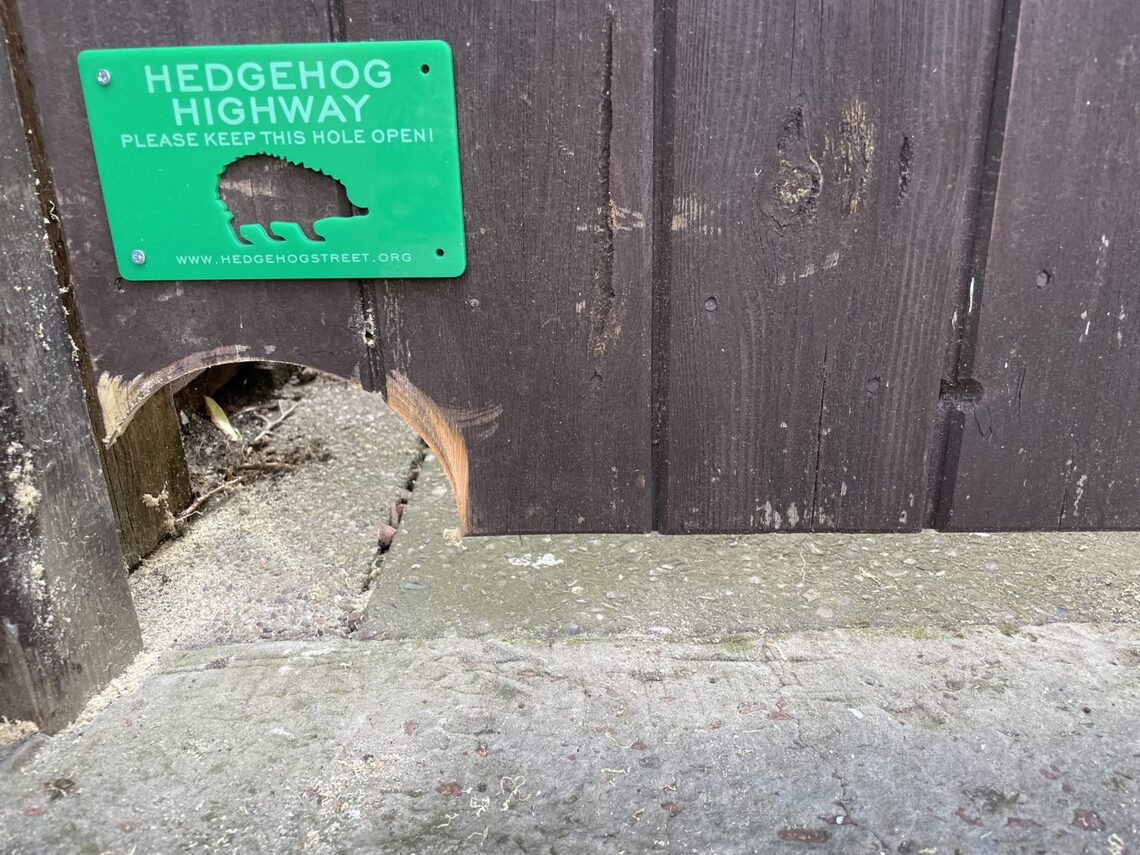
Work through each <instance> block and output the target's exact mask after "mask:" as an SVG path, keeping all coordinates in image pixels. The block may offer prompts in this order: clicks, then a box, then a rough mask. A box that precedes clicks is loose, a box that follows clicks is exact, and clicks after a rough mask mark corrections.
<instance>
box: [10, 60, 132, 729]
mask: <svg viewBox="0 0 1140 855" xmlns="http://www.w3.org/2000/svg"><path fill="white" fill-rule="evenodd" d="M5 42H7V40H5ZM34 181H35V178H34V175H33V171H32V165H31V160H30V158H29V155H28V148H27V143H26V141H25V139H24V126H23V123H22V121H21V117H20V112H19V110H18V107H17V102H16V98H15V87H14V85H13V79H12V77H11V75H10V71H9V63H8V51H7V47H6V46H3V47H0V235H3V236H4V250H3V251H2V252H0V715H5V716H9V717H13V718H19V719H33V720H35V721H37V722H38V723H39V724H40V726H41V727H42V728H44V729H45V730H49V731H54V730H58V729H59V728H61V727H63V726H64V725H66V724H67V723H68V721H70V719H71V718H72V716H74V714H75V713H76V712H78V711H79V709H81V708H82V706H83V703H84V702H85V701H86V700H87V699H88V698H89V697H90V696H91V695H92V694H94V693H95V692H96V691H98V690H99V689H100V688H101V687H102V686H103V685H104V684H105V683H106V682H107V681H108V680H110V679H111V678H112V677H114V676H115V675H116V674H117V673H118V672H119V671H121V670H122V668H123V667H125V666H126V665H127V664H128V663H129V662H130V660H131V658H132V657H133V656H134V654H135V653H136V652H137V651H138V649H139V647H140V646H141V639H140V637H139V628H138V622H137V621H136V619H135V613H134V608H133V607H132V605H131V596H130V592H129V590H128V589H127V573H126V569H125V567H124V566H123V560H122V555H121V554H120V552H119V542H118V537H117V534H116V531H115V522H114V517H113V515H112V513H111V506H110V503H109V501H108V497H107V490H106V486H105V484H104V482H103V477H102V475H101V473H100V471H99V460H98V456H97V454H96V450H95V445H94V439H93V437H92V433H91V422H90V420H89V418H88V410H87V405H86V402H85V400H84V392H83V387H82V384H81V381H80V376H79V371H78V370H77V367H76V365H75V362H74V358H75V351H74V349H73V346H72V343H71V339H70V338H69V337H68V334H67V325H66V322H65V320H64V313H63V307H62V306H61V304H60V297H59V294H58V293H57V289H58V286H57V280H56V274H55V271H54V270H53V268H52V258H51V252H50V248H49V243H48V239H47V235H46V234H45V229H44V224H43V222H42V220H41V216H42V215H41V213H40V203H39V199H38V198H37V196H36V191H35V184H34Z"/></svg>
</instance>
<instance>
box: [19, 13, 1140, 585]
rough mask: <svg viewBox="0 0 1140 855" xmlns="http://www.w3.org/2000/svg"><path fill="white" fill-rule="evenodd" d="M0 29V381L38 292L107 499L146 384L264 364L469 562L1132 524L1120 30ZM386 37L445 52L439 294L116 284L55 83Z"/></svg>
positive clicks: (912, 20) (1134, 225)
mask: <svg viewBox="0 0 1140 855" xmlns="http://www.w3.org/2000/svg"><path fill="white" fill-rule="evenodd" d="M0 8H2V9H3V12H4V16H3V18H4V22H5V31H6V35H7V36H8V42H9V54H10V55H9V57H8V59H9V60H10V69H11V75H10V76H8V70H7V69H5V72H4V76H5V77H6V79H7V83H5V85H6V86H7V87H8V89H6V90H4V91H3V93H2V94H3V96H4V100H3V102H2V103H0V111H2V112H0V121H2V123H3V131H4V136H3V140H4V142H5V144H6V145H7V146H8V147H9V149H10V150H8V151H6V152H5V157H6V158H8V160H7V161H6V164H7V165H6V167H5V171H4V173H3V181H4V184H3V188H2V189H3V190H4V195H3V204H4V205H5V206H7V209H6V211H5V215H6V216H7V217H8V218H9V219H5V220H4V221H3V222H5V224H6V232H5V236H4V237H5V242H6V250H5V258H6V259H7V260H6V261H5V264H4V266H3V267H2V268H0V270H3V272H4V274H5V276H6V277H7V278H8V280H9V281H5V282H4V283H2V285H3V288H4V289H5V294H4V297H5V303H4V305H5V306H7V307H8V311H9V315H10V318H9V319H10V320H12V319H16V323H15V325H14V326H12V325H9V326H5V327H4V332H5V336H6V340H5V341H4V342H2V343H0V346H2V349H3V353H4V356H5V360H6V361H7V362H9V363H11V364H15V362H14V360H16V357H15V355H14V354H16V353H17V351H20V349H21V348H23V352H24V353H25V356H26V355H27V353H30V352H31V350H30V349H29V348H32V344H31V342H33V339H32V338H31V337H30V336H31V335H32V333H33V330H32V329H31V328H30V327H29V326H28V324H29V323H30V322H28V321H26V320H24V321H20V320H18V319H19V318H22V317H24V316H23V315H21V314H20V312H21V311H25V310H26V308H27V307H26V306H24V307H23V308H21V305H20V304H21V303H27V302H28V301H29V300H31V299H32V297H31V296H30V295H29V294H28V293H27V292H26V291H22V290H21V289H22V288H27V287H29V284H28V283H29V281H31V280H35V279H36V277H39V278H40V279H42V277H43V276H44V275H45V271H48V272H51V268H52V266H53V265H54V273H52V274H51V275H52V276H53V277H54V278H53V281H54V282H55V283H56V285H57V286H58V288H57V290H59V291H61V292H62V293H63V295H64V301H65V304H66V305H68V306H69V307H70V308H71V309H72V311H73V312H77V313H78V318H79V319H80V321H81V325H80V326H78V327H75V328H74V329H73V333H74V337H75V338H76V339H78V341H77V343H78V344H79V346H80V347H81V349H82V351H83V358H82V359H81V366H80V367H81V368H82V370H83V371H84V372H87V371H89V372H90V384H91V387H92V388H93V389H95V391H96V394H95V397H96V398H97V401H98V406H97V407H96V408H95V409H96V410H97V413H96V418H97V421H98V423H99V432H100V433H101V434H102V439H103V440H104V442H103V446H104V450H103V455H104V458H105V459H104V465H105V466H106V465H107V463H106V455H107V454H108V453H109V450H110V449H114V448H115V447H116V446H117V445H119V443H120V442H123V441H124V440H123V438H124V437H125V436H126V435H127V431H128V426H129V425H130V424H131V419H132V418H133V417H135V414H136V413H137V411H139V409H140V408H141V407H143V405H144V403H145V402H147V401H148V400H154V399H153V397H152V396H154V395H155V394H156V393H158V392H159V391H160V390H162V389H163V388H164V387H165V386H166V384H168V383H170V382H171V381H174V380H176V379H177V378H179V377H182V376H184V375H186V374H188V373H191V372H194V371H197V370H200V369H202V368H205V367H208V366H212V365H216V364H221V363H226V362H232V361H238V360H262V359H269V360H278V361H284V362H295V363H301V364H305V365H309V366H312V367H315V368H318V369H321V370H324V371H328V372H332V373H334V374H337V375H340V376H342V377H346V378H351V379H352V380H355V381H356V382H359V383H360V384H361V385H363V386H364V387H365V388H368V389H372V390H375V391H377V392H379V393H381V394H383V395H384V396H385V397H386V398H387V400H388V402H389V403H390V404H391V405H392V406H393V407H394V408H395V409H396V410H397V411H398V412H400V413H401V414H402V415H403V416H404V417H405V418H406V419H407V420H408V421H409V422H410V423H411V424H412V425H413V426H414V427H415V428H416V429H417V430H418V431H419V432H420V433H421V434H422V435H423V436H424V437H425V438H426V439H427V440H428V442H429V443H430V444H431V445H432V446H433V448H434V449H435V451H436V453H437V455H438V456H439V457H440V459H441V460H442V462H443V465H444V467H445V468H446V470H447V472H448V475H449V477H450V478H451V481H452V486H453V488H454V491H455V495H456V500H457V503H458V505H459V508H460V512H461V515H462V518H463V522H464V526H465V529H466V531H467V532H468V533H474V534H489V533H501V532H548V531H559V532H575V531H649V530H660V531H665V532H766V531H777V530H778V531H803V530H814V531H827V530H840V531H880V530H881V531H913V530H917V529H919V528H921V527H924V526H936V527H939V528H943V529H1058V528H1060V529H1077V528H1097V529H1099V528H1132V527H1136V526H1137V525H1138V524H1140V455H1137V454H1135V453H1134V450H1133V449H1134V446H1135V444H1136V440H1137V438H1138V432H1137V424H1136V419H1137V416H1138V408H1137V403H1138V401H1140V371H1138V370H1137V354H1138V353H1140V323H1138V321H1140V278H1138V273H1137V271H1138V270H1140V264H1138V262H1140V257H1138V256H1140V237H1138V235H1140V214H1138V211H1140V205H1138V204H1137V202H1136V199H1137V197H1138V191H1140V168H1138V167H1140V97H1137V93H1138V92H1140V5H1137V4H1135V3H1131V2H1124V0H1099V2H1094V0H1066V2H1064V3H1060V2H1051V1H1050V0H915V2H908V3H902V2H879V0H851V2H840V0H822V2H820V0H811V2H806V0H793V2H755V1H754V0H658V2H651V0H610V2H605V0H581V2H575V3H568V4H560V3H557V2H553V0H543V2H534V0H486V2H478V3H472V2H467V0H438V2H432V3H402V2H365V0H328V2H325V0H306V2H299V3H292V2H285V0H272V2H269V0H267V2H262V3H240V4H239V3H220V2H196V1H195V2H192V0H117V2H114V3H98V4H96V3H90V2H86V0H82V2H81V0H2V3H0ZM411 38H442V39H445V40H447V41H448V42H450V44H451V45H452V48H453V51H454V57H455V73H456V81H457V85H456V89H457V99H458V116H459V128H460V147H461V158H462V176H463V182H464V196H465V216H466V229H467V240H468V270H467V273H466V274H464V275H463V276H461V277H460V278H458V279H454V280H443V281H425V280H406V281H395V280H387V281H363V282H361V281H328V280H324V281H288V282H272V281H246V282H228V283H212V282H125V281H122V280H120V279H119V278H118V277H117V275H116V268H115V263H114V260H113V258H112V250H111V240H110V235H109V232H108V227H107V222H106V217H105V214H104V209H103V201H102V198H101V194H100V185H99V180H98V176H97V173H96V169H95V163H94V158H93V154H92V150H91V145H90V139H89V136H88V132H87V126H86V116H85V112H84V106H83V99H82V96H81V92H80V83H79V79H78V75H77V71H76V65H75V58H76V54H77V53H78V52H79V51H80V50H82V49H86V48H95V47H125V46H135V45H184V44H222V43H246V42H306V41H326V40H333V41H336V40H349V41H363V40H372V39H380V40H391V39H411ZM21 108H22V109H21ZM14 129H19V131H20V133H15V132H14ZM18 138H20V139H23V140H25V141H26V143H27V147H26V150H24V149H23V147H22V146H21V145H19V144H18V143H17V139H18ZM267 180H271V177H270V178H268V179H267ZM277 192H278V195H279V197H280V196H284V197H286V198H285V201H286V202H287V201H288V194H289V193H295V192H298V191H296V190H291V189H289V188H283V189H280V190H279V191H277ZM21 194H22V195H21ZM17 198H19V199H23V200H24V201H23V202H20V203H19V205H16V202H15V201H13V200H16V199H17ZM28 200H38V204H39V205H40V206H41V207H42V210H41V211H39V212H38V213H37V216H36V217H32V218H30V219H29V218H28V217H27V216H26V206H27V205H29V204H34V202H29V201H28ZM281 201H282V200H281V199H280V198H278V200H277V201H276V202H275V203H274V204H277V205H280V204H281ZM296 201H297V202H299V203H300V202H303V199H298V200H296ZM255 204H256V203H255ZM13 206H16V207H13ZM20 206H23V207H20ZM17 208H19V211H17ZM20 212H23V213H20ZM40 213H42V217H41V216H39V214H40ZM254 213H256V212H254ZM17 215H19V216H23V217H24V219H23V220H21V221H20V222H19V223H16V222H15V220H14V219H12V218H17ZM41 219H42V220H43V221H44V223H46V224H47V228H46V231H47V236H48V237H49V238H52V239H53V240H51V241H49V243H50V244H51V246H50V247H49V248H50V250H51V253H50V257H48V256H46V255H45V256H44V257H39V256H37V252H38V251H39V250H40V249H42V246H43V244H42V241H43V239H44V234H45V228H44V227H43V225H42V224H41V223H40V220H41ZM10 223H14V225H13V224H10ZM45 260H46V262H45ZM45 263H46V266H45ZM34 287H39V286H34ZM45 293H46V292H45ZM72 295H73V297H72ZM44 299H46V297H44ZM45 311H49V310H48V309H45ZM50 311H55V310H50ZM13 313H15V314H13ZM53 317H54V316H53ZM51 323H54V324H57V327H56V328H57V329H63V328H62V327H60V326H58V324H62V323H63V320H62V316H60V317H59V318H55V319H54V320H52V321H51ZM21 324H22V326H21ZM65 338H66V337H65ZM66 346H67V344H66V341H65V339H59V340H58V341H57V340H54V339H53V340H52V342H51V343H50V347H49V344H48V343H43V347H42V348H41V349H42V350H43V353H41V352H40V351H39V350H36V351H35V354H36V356H37V358H38V357H40V356H42V357H43V359H44V360H47V359H49V357H50V355H51V354H49V351H52V350H53V348H54V349H55V355H58V350H59V349H60V348H64V349H66ZM33 349H34V348H33ZM21 370H23V371H25V372H29V371H33V367H32V366H31V363H29V364H28V365H26V366H25V367H24V368H23V369H21ZM45 370H46V369H45ZM52 370H57V371H64V373H65V374H66V373H67V371H68V369H67V366H66V365H64V364H62V363H61V364H60V365H59V366H57V367H56V368H55V369H52ZM14 376H18V375H14ZM61 376H62V375H61ZM9 379H10V380H11V378H9ZM9 386H11V383H9ZM13 388H15V387H13ZM0 393H2V394H3V395H4V400H3V401H2V402H0V403H4V404H5V406H8V405H9V404H10V403H11V402H12V401H13V400H15V401H17V402H18V401H19V400H20V395H19V393H17V392H14V391H13V390H12V389H4V390H0ZM73 403H74V402H73ZM80 415H81V413H80V410H77V409H76V408H75V406H73V405H72V406H71V410H70V416H69V417H68V418H73V419H74V418H79V416H80ZM162 418H163V417H161V416H160V417H159V421H160V422H161V421H162ZM165 418H167V419H168V420H169V419H172V418H173V416H172V413H168V414H167V416H166V417H165ZM160 428H161V425H160ZM13 430H15V429H13ZM68 430H71V431H72V432H74V428H68ZM14 435H16V434H14ZM116 440H118V442H116ZM49 453H51V452H49ZM138 455H139V452H137V451H135V452H133V456H134V457H136V458H137V457H138ZM72 463H73V464H74V465H80V464H79V463H75V462H74V461H73V462H72ZM89 463H90V461H85V462H83V463H82V465H83V466H88V465H89ZM68 465H72V464H68ZM160 474H162V473H160ZM167 474H169V473H167ZM163 477H166V476H165V475H164V476H163ZM8 486H9V485H8V483H7V482H5V489H7V488H8ZM10 493H11V491H10V490H9V492H8V493H5V497H6V498H5V501H6V502H7V503H8V504H7V505H5V512H6V513H8V514H11V513H14V512H13V511H11V509H10V508H9V506H11V507H15V505H12V503H13V502H15V501H16V499H15V498H14V497H13V496H12V495H10ZM25 497H26V495H25ZM12 519H16V517H14V516H13V517H12ZM13 524H14V523H13ZM6 536H7V535H6ZM13 536H14V535H13ZM5 572H10V571H9V570H6V571H5Z"/></svg>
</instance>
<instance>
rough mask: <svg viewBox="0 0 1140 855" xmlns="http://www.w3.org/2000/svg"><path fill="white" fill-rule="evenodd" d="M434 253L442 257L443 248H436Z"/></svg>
mask: <svg viewBox="0 0 1140 855" xmlns="http://www.w3.org/2000/svg"><path fill="white" fill-rule="evenodd" d="M435 254H436V255H438V256H440V257H441V258H442V257H443V250H442V249H437V250H436V251H435Z"/></svg>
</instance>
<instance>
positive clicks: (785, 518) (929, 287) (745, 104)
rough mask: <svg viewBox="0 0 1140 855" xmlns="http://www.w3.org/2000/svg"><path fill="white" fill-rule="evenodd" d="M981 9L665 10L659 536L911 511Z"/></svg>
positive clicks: (970, 175) (978, 94)
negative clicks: (667, 106)
mask: <svg viewBox="0 0 1140 855" xmlns="http://www.w3.org/2000/svg"><path fill="white" fill-rule="evenodd" d="M1000 12H1001V10H1000V4H999V3H998V2H996V0H987V2H973V0H970V1H969V2H966V0H961V2H944V0H926V2H920V3H914V4H900V3H893V2H872V0H866V2H856V3H840V2H823V3H818V2H815V0H813V2H810V3H809V2H789V3H753V2H745V0H716V2H708V0H700V2H697V0H678V2H677V8H676V19H675V21H673V22H667V24H668V26H667V27H666V30H667V31H668V30H672V31H673V37H672V38H671V39H670V41H669V42H668V43H667V44H666V45H665V50H666V52H667V53H666V56H667V63H668V65H667V68H666V69H665V72H664V75H663V76H664V81H665V85H666V86H667V87H668V90H667V93H666V97H669V94H672V96H673V97H674V99H675V100H674V104H673V108H672V119H671V124H672V127H671V128H666V129H664V131H665V133H666V134H667V135H668V138H669V139H670V140H671V141H672V146H673V157H672V162H671V164H665V165H664V166H663V168H664V169H665V170H666V172H665V177H664V179H663V181H662V185H663V187H664V188H666V192H668V193H669V198H668V199H667V200H666V201H671V208H670V209H667V211H666V216H665V217H664V218H663V220H664V225H665V226H666V228H665V229H664V230H663V231H664V232H665V236H666V237H667V238H668V249H667V255H666V256H665V258H666V259H667V260H665V261H663V262H662V263H663V264H664V265H665V267H664V271H665V275H664V280H665V281H667V283H668V285H667V287H668V288H669V293H668V309H667V311H668V324H669V335H668V339H667V341H666V342H665V345H666V346H667V349H668V358H667V362H666V366H667V370H668V378H667V385H666V386H665V387H664V389H665V392H666V393H667V396H668V401H667V403H668V418H667V421H666V423H665V426H664V428H665V429H664V432H663V435H662V439H663V440H664V441H665V443H666V449H667V450H666V453H665V457H664V461H663V463H664V469H665V471H664V472H662V473H661V477H662V478H663V479H664V482H665V486H666V490H667V492H666V495H665V504H664V514H663V525H664V527H665V528H666V529H667V530H670V531H718V530H719V531H752V530H759V531H768V530H775V529H782V530H787V529H809V528H811V529H869V530H881V529H885V530H895V529H898V530H909V529H915V528H918V527H919V526H920V525H921V523H922V520H923V516H924V505H925V502H926V493H927V488H926V470H927V463H928V459H927V455H928V449H929V447H930V440H931V431H932V425H933V423H934V414H935V410H936V402H937V398H938V391H939V378H940V373H941V367H942V366H941V361H942V356H941V351H940V349H941V348H942V346H943V344H944V342H945V341H946V339H947V338H948V337H949V336H950V335H951V333H952V316H953V311H954V306H953V297H954V295H955V294H956V292H957V289H958V285H959V282H960V280H961V279H962V277H963V276H964V275H965V267H966V261H967V255H968V250H969V245H970V229H971V225H972V219H973V214H974V199H975V196H976V192H975V191H976V186H977V179H978V174H979V168H980V163H981V155H982V147H983V142H984V136H985V128H986V120H987V116H988V108H989V95H990V88H991V85H992V79H993V70H994V60H995V56H996V40H997V32H998V27H999V23H1000ZM662 251H664V250H662Z"/></svg>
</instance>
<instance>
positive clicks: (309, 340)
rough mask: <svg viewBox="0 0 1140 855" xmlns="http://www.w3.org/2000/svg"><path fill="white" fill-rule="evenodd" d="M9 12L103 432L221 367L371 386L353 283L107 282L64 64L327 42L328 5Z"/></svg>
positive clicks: (295, 196) (27, 6)
mask: <svg viewBox="0 0 1140 855" xmlns="http://www.w3.org/2000/svg"><path fill="white" fill-rule="evenodd" d="M18 6H19V11H20V15H21V18H22V21H23V29H24V34H25V41H26V43H27V50H28V61H29V67H30V71H31V78H32V83H33V86H34V91H35V98H36V104H37V107H38V110H39V115H40V120H41V124H42V130H43V138H44V140H43V141H44V147H45V150H46V153H47V159H48V162H49V165H50V167H51V172H52V176H53V179H54V187H55V193H56V199H57V200H58V205H59V215H60V218H61V220H62V225H63V232H64V236H65V238H66V243H67V259H68V263H69V274H70V278H71V280H72V282H73V283H74V287H75V292H76V300H77V302H78V306H79V311H80V314H81V316H82V319H83V326H84V330H85V334H86V341H87V349H88V352H89V354H90V358H91V362H92V365H93V368H94V372H95V377H96V380H97V382H98V385H99V393H100V403H101V404H102V411H103V417H104V422H105V428H106V432H107V433H108V434H109V435H115V434H116V433H117V432H118V431H119V429H121V427H122V426H123V424H124V419H123V414H124V411H125V410H128V409H133V408H134V407H135V406H136V405H137V404H138V403H139V402H140V401H141V400H143V399H145V398H146V397H147V396H148V395H149V394H151V393H153V392H154V391H156V390H157V389H158V388H160V387H161V386H162V385H164V384H165V383H167V382H169V381H171V380H173V379H175V378H177V377H179V376H182V375H184V374H188V373H190V372H191V371H194V370H196V369H199V368H203V367H207V366H209V365H213V364H218V363H222V362H232V361H237V360H241V359H272V360H279V361H285V362H299V363H303V364H306V365H310V366H313V367H315V368H319V369H322V370H325V371H330V372H332V373H334V374H338V375H340V376H342V377H348V378H353V379H357V380H359V381H360V382H361V383H362V384H363V385H365V386H366V387H368V388H372V387H374V383H373V381H372V377H371V376H370V361H369V359H368V351H367V347H366V343H365V324H364V316H363V303H362V293H361V290H360V288H359V286H358V285H357V284H356V283H352V282H344V281H332V280H323V281H287V282H274V281H245V282H223V283H216V282H127V281H122V280H119V279H118V278H117V277H118V274H117V270H116V267H115V262H114V259H113V257H112V254H111V237H110V232H109V230H108V227H107V219H106V214H105V211H104V207H103V199H102V194H101V191H100V187H99V180H98V174H97V172H96V169H95V159H94V153H93V151H92V148H91V141H90V136H89V134H88V130H87V118H86V112H85V110H84V106H83V97H82V92H81V90H80V86H79V77H78V71H77V70H76V65H75V58H76V55H77V54H78V52H79V51H80V50H83V49H87V48H100V47H135V46H149V45H193V44H234V43H237V44H241V43H248V42H273V41H282V42H289V41H325V40H328V39H329V37H330V33H331V29H330V27H331V25H330V18H329V10H328V7H327V4H326V3H325V2H323V0H306V2H303V3H296V4H289V5H288V7H287V8H286V6H285V5H284V4H276V5H270V6H268V7H267V6H266V5H265V4H257V3H247V4H233V3H220V2H208V3H205V2H204V3H196V2H190V0H158V2H155V0H126V2H117V3H99V4H92V3H87V2H81V0H34V2H32V0H19V2H18ZM139 192H140V193H145V192H146V188H145V187H144V186H140V188H139ZM277 198H278V200H279V203H280V205H281V206H282V209H287V208H288V205H289V204H290V203H291V202H295V203H296V204H297V205H298V206H303V205H304V196H303V193H298V192H293V193H290V191H289V190H285V189H281V190H280V192H279V195H278V197H277ZM172 213H173V212H172Z"/></svg>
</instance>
